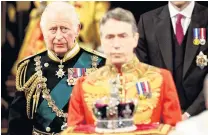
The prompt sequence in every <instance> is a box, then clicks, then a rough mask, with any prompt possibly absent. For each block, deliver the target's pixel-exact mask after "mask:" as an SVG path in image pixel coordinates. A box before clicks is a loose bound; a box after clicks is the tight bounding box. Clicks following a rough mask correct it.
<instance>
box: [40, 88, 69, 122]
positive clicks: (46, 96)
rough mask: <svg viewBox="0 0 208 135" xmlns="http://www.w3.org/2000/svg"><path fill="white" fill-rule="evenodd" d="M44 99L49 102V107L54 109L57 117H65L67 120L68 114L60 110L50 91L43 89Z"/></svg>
mask: <svg viewBox="0 0 208 135" xmlns="http://www.w3.org/2000/svg"><path fill="white" fill-rule="evenodd" d="M43 98H44V99H45V100H46V101H47V102H48V106H49V107H50V108H51V109H52V111H53V112H55V113H56V116H58V117H63V118H64V119H66V118H67V113H64V112H63V110H61V109H59V108H58V107H57V106H56V105H55V101H54V100H53V99H52V97H51V95H50V90H49V89H47V88H45V89H43Z"/></svg>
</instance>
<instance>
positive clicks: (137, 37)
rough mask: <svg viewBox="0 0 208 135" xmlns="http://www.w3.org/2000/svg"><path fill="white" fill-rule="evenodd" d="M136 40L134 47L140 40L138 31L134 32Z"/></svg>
mask: <svg viewBox="0 0 208 135" xmlns="http://www.w3.org/2000/svg"><path fill="white" fill-rule="evenodd" d="M134 41H135V45H134V48H135V47H136V46H137V44H138V41H139V33H138V32H135V33H134Z"/></svg>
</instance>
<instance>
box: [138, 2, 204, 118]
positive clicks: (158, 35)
mask: <svg viewBox="0 0 208 135" xmlns="http://www.w3.org/2000/svg"><path fill="white" fill-rule="evenodd" d="M171 25H172V22H171V19H170V13H169V9H168V5H166V6H163V7H160V8H158V9H155V10H152V11H149V12H147V13H144V14H143V15H141V16H140V21H139V24H138V29H139V34H140V38H139V44H138V46H137V47H136V49H135V53H136V55H137V57H138V58H139V59H140V61H142V62H145V63H148V64H151V65H154V66H157V67H161V68H166V69H168V70H170V71H171V72H172V73H173V56H172V55H173V51H172V46H173V45H172V36H171V29H172V26H171ZM193 28H206V30H207V31H208V8H207V7H204V6H202V5H200V4H198V3H195V7H194V10H193V13H192V17H191V22H190V25H189V28H188V31H187V34H188V35H187V42H186V48H185V54H184V64H183V65H184V66H183V75H182V76H183V80H182V84H183V87H184V90H185V94H186V96H187V98H188V100H187V102H186V104H187V106H189V107H188V108H185V110H184V111H186V112H188V113H189V114H191V115H195V114H198V113H199V112H201V111H202V110H204V109H205V105H204V97H203V92H202V87H203V79H204V77H205V74H206V73H207V71H208V66H206V67H205V68H204V69H200V68H199V67H198V66H197V65H196V56H197V55H198V54H199V52H200V51H202V52H203V53H204V54H205V55H208V42H206V44H205V45H204V46H201V45H199V46H195V45H193V33H192V31H193ZM207 37H208V36H207ZM207 37H206V40H207V41H208V38H207ZM170 96H171V95H170Z"/></svg>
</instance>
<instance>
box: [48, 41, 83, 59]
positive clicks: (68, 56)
mask: <svg viewBox="0 0 208 135" xmlns="http://www.w3.org/2000/svg"><path fill="white" fill-rule="evenodd" d="M79 50H80V47H79V45H78V44H75V46H74V47H73V48H72V49H71V50H69V51H68V52H67V53H66V54H65V55H64V58H63V59H62V60H60V59H59V58H58V57H57V55H56V54H55V53H54V52H53V51H51V50H48V56H49V58H51V59H52V60H53V61H56V62H61V61H62V62H65V61H67V60H69V59H71V58H73V57H74V56H75V55H76V54H77V53H78V52H79Z"/></svg>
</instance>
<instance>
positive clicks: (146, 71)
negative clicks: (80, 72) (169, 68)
mask: <svg viewBox="0 0 208 135" xmlns="http://www.w3.org/2000/svg"><path fill="white" fill-rule="evenodd" d="M121 72H122V76H121V77H120V79H121V82H122V91H121V93H120V94H121V97H122V96H124V95H123V94H124V93H123V92H124V91H125V96H126V98H127V99H135V98H137V99H138V107H137V110H136V114H135V116H134V119H135V122H136V123H137V124H139V123H140V124H141V123H149V122H151V116H152V113H153V109H154V108H155V107H156V106H157V104H158V101H159V97H160V90H161V85H162V82H163V77H162V75H161V73H160V72H161V71H160V70H159V69H158V68H155V67H153V66H149V65H146V64H143V63H140V62H139V60H137V59H136V58H134V59H132V61H129V62H128V63H126V64H124V65H123V66H122V69H121ZM117 74H118V70H117V69H116V68H115V67H114V66H112V65H106V66H104V67H102V68H100V69H98V70H97V71H95V72H94V73H92V74H91V75H89V77H87V79H86V80H85V81H84V83H83V84H82V88H83V90H84V101H85V102H86V104H87V106H88V108H89V110H91V109H92V104H93V102H95V100H97V99H99V98H101V97H104V96H109V88H108V87H107V86H108V80H109V78H115V77H116V76H117ZM143 81H147V82H149V85H150V88H151V92H152V96H151V98H145V99H144V98H140V96H139V94H138V92H137V88H136V83H137V82H143ZM97 89H99V91H97Z"/></svg>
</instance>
